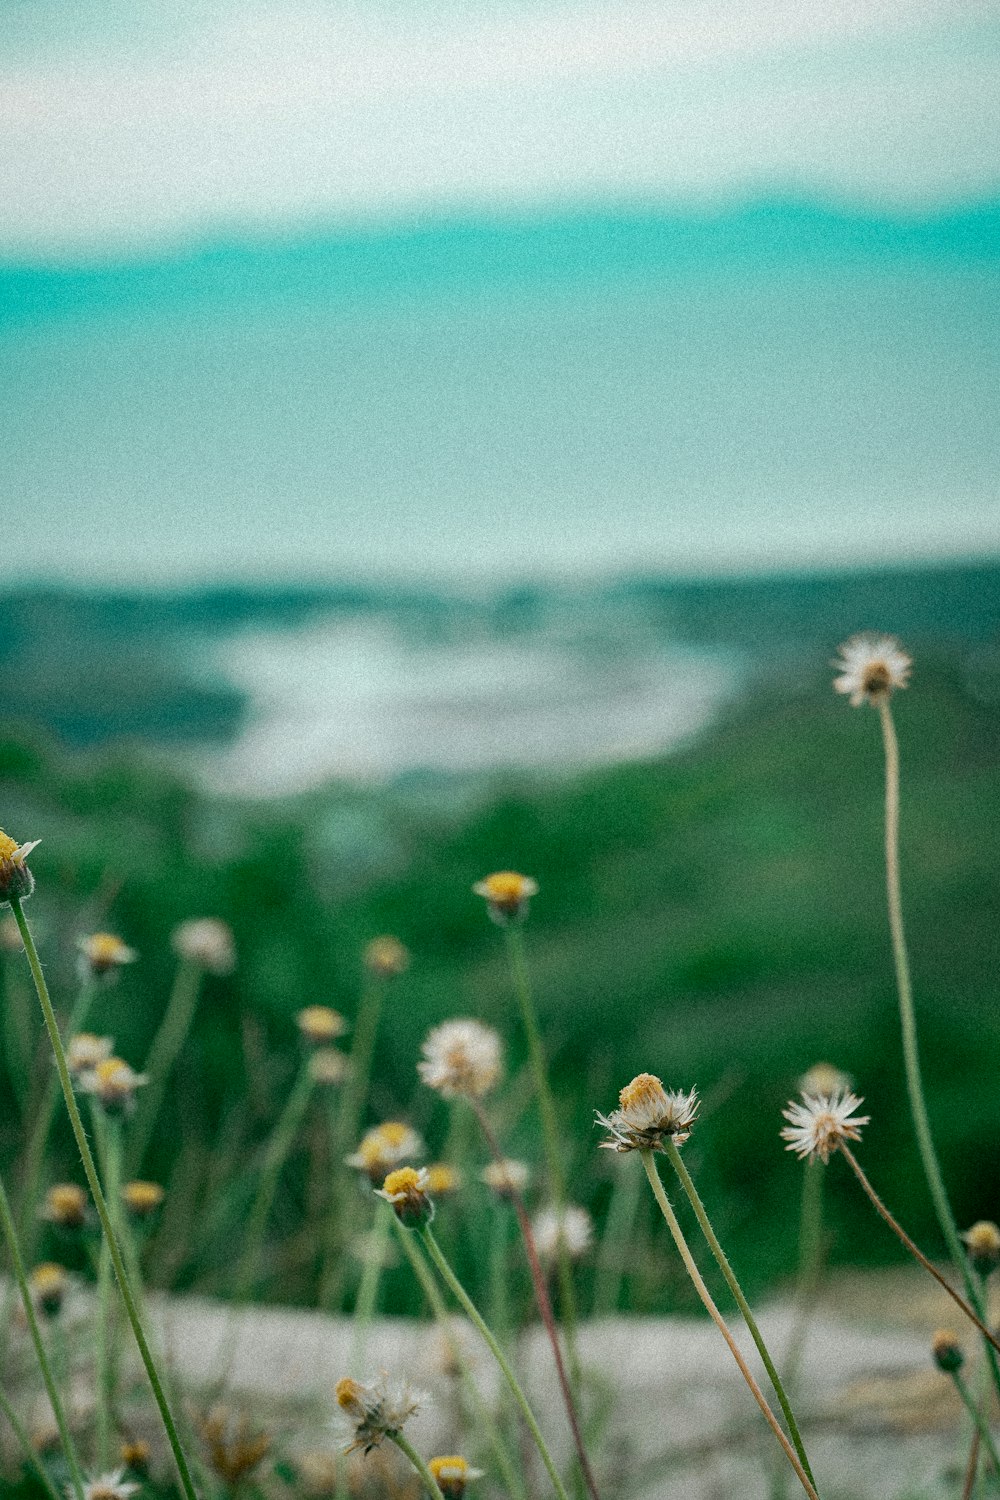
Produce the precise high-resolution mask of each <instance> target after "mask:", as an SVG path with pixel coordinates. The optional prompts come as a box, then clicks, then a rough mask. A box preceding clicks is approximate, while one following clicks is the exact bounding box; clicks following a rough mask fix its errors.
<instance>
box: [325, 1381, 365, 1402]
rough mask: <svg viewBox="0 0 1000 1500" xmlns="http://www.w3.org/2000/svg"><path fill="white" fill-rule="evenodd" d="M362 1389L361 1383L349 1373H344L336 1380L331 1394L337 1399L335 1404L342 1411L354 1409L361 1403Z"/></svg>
mask: <svg viewBox="0 0 1000 1500" xmlns="http://www.w3.org/2000/svg"><path fill="white" fill-rule="evenodd" d="M364 1389H365V1388H364V1386H363V1385H359V1384H358V1382H357V1381H356V1380H352V1379H351V1377H350V1376H349V1375H344V1376H343V1377H342V1378H341V1379H340V1380H338V1381H337V1384H336V1386H335V1387H334V1392H333V1394H334V1396H335V1397H336V1399H337V1405H338V1406H339V1407H342V1409H343V1410H344V1411H355V1410H356V1409H357V1408H358V1407H359V1406H360V1405H362V1404H363V1403H362V1400H361V1398H362V1396H363V1395H364Z"/></svg>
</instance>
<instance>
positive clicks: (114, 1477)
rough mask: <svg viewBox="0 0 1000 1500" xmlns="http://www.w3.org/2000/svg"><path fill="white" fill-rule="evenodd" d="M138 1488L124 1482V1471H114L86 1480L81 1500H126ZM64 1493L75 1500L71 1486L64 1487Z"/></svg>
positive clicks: (135, 1485)
mask: <svg viewBox="0 0 1000 1500" xmlns="http://www.w3.org/2000/svg"><path fill="white" fill-rule="evenodd" d="M138 1489H139V1486H138V1485H137V1484H133V1483H131V1481H130V1482H128V1483H126V1482H125V1470H124V1469H115V1470H114V1471H113V1472H112V1473H110V1474H100V1475H98V1477H97V1478H96V1479H88V1480H87V1481H86V1483H85V1484H84V1486H83V1500H128V1497H129V1496H130V1495H134V1494H135V1493H136V1492H137V1490H138ZM66 1493H67V1495H68V1496H69V1497H70V1500H75V1494H74V1491H73V1486H72V1485H70V1484H68V1485H67V1486H66Z"/></svg>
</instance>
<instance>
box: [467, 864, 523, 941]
mask: <svg viewBox="0 0 1000 1500" xmlns="http://www.w3.org/2000/svg"><path fill="white" fill-rule="evenodd" d="M472 889H473V891H474V892H475V894H476V895H477V896H482V897H484V898H485V900H486V906H487V910H488V912H489V914H490V916H491V918H492V919H493V921H494V922H498V923H499V924H500V926H501V927H503V926H506V924H507V923H508V922H518V921H521V920H522V919H523V918H524V917H526V916H527V914H528V902H529V901H530V900H531V898H532V896H537V895H538V882H537V880H532V878H531V876H530V875H518V874H517V872H516V871H515V870H498V871H497V872H496V873H495V874H493V875H487V876H486V878H485V880H477V881H476V883H475V885H474V886H473V887H472Z"/></svg>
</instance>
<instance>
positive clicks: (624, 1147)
mask: <svg viewBox="0 0 1000 1500" xmlns="http://www.w3.org/2000/svg"><path fill="white" fill-rule="evenodd" d="M618 1103H619V1106H620V1108H618V1109H616V1110H613V1111H612V1112H611V1114H610V1115H602V1114H598V1115H597V1123H598V1124H599V1125H601V1126H603V1128H604V1129H605V1130H606V1131H607V1132H608V1139H607V1140H606V1141H602V1142H601V1145H602V1146H603V1147H604V1148H605V1149H606V1150H608V1151H657V1150H662V1148H663V1142H664V1140H666V1139H667V1138H669V1139H670V1140H672V1141H673V1143H674V1145H675V1146H680V1145H682V1144H683V1142H684V1141H686V1140H687V1138H688V1136H689V1135H690V1134H691V1126H692V1125H693V1124H694V1121H695V1117H696V1115H697V1113H698V1104H699V1101H698V1091H697V1089H691V1091H690V1092H689V1093H686V1094H685V1093H684V1091H683V1089H674V1090H667V1089H665V1088H664V1087H663V1084H662V1083H661V1082H660V1080H659V1079H658V1078H657V1077H656V1076H655V1074H653V1073H640V1074H639V1075H638V1077H636V1078H633V1079H632V1082H631V1083H627V1084H626V1085H625V1087H624V1088H623V1089H622V1091H621V1093H620V1094H619V1095H618Z"/></svg>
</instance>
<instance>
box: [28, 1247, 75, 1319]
mask: <svg viewBox="0 0 1000 1500" xmlns="http://www.w3.org/2000/svg"><path fill="white" fill-rule="evenodd" d="M28 1286H29V1287H30V1289H31V1295H32V1298H33V1300H34V1302H35V1304H36V1305H37V1306H38V1307H39V1308H40V1309H41V1311H42V1312H43V1313H44V1314H45V1316H46V1317H47V1318H54V1317H56V1316H57V1314H59V1313H60V1312H61V1311H62V1305H63V1302H64V1301H65V1300H66V1293H67V1291H68V1290H69V1277H68V1276H67V1275H66V1272H65V1271H64V1270H63V1268H62V1266H59V1265H56V1263H55V1261H51V1260H44V1261H42V1262H41V1264H40V1265H37V1266H35V1267H34V1269H33V1270H32V1272H31V1274H30V1276H29V1277H28Z"/></svg>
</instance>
